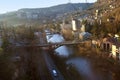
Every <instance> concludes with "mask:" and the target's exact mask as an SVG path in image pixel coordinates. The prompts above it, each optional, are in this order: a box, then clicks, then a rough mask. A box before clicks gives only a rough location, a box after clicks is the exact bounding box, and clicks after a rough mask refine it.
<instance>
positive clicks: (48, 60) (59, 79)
mask: <svg viewBox="0 0 120 80" xmlns="http://www.w3.org/2000/svg"><path fill="white" fill-rule="evenodd" d="M42 53H43V55H44V58H45V61H46V64H47V68H48V70H49V72H50V73H51V76H52V78H53V80H64V77H63V76H62V74H61V73H60V71H59V70H58V69H57V67H56V65H55V64H54V62H53V60H52V59H51V57H50V55H49V52H48V51H46V50H42ZM53 69H55V70H56V71H57V75H58V76H56V77H55V76H54V75H53V72H52V70H53Z"/></svg>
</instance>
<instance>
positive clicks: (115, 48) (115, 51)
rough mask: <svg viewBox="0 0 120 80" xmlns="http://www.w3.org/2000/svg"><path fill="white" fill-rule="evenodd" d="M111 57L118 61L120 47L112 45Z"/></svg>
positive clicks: (119, 58)
mask: <svg viewBox="0 0 120 80" xmlns="http://www.w3.org/2000/svg"><path fill="white" fill-rule="evenodd" d="M111 55H112V57H113V58H115V59H118V60H120V45H118V44H113V45H112V51H111Z"/></svg>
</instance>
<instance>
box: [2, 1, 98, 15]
mask: <svg viewBox="0 0 120 80" xmlns="http://www.w3.org/2000/svg"><path fill="white" fill-rule="evenodd" d="M69 1H70V2H71V3H86V1H87V2H89V3H92V2H96V1H97V0H1V1H0V13H6V12H10V11H16V10H18V9H21V8H43V7H50V6H54V5H58V4H64V3H68V2H69Z"/></svg>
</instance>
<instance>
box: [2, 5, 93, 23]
mask: <svg viewBox="0 0 120 80" xmlns="http://www.w3.org/2000/svg"><path fill="white" fill-rule="evenodd" d="M91 5H93V3H87V4H86V3H68V4H61V5H57V6H52V7H47V8H25V9H19V10H18V11H15V12H10V13H6V14H2V15H0V21H4V22H6V23H7V24H25V23H28V22H30V23H31V21H35V22H36V21H38V20H39V21H40V22H41V21H42V22H43V21H46V20H51V19H59V18H60V17H63V15H64V14H67V13H72V12H75V11H83V10H86V9H87V8H88V7H90V6H91Z"/></svg>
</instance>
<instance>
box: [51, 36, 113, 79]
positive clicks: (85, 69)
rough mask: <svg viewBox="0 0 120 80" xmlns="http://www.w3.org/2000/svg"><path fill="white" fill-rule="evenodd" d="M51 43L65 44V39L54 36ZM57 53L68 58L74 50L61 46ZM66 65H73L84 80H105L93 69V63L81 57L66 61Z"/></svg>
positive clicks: (56, 50)
mask: <svg viewBox="0 0 120 80" xmlns="http://www.w3.org/2000/svg"><path fill="white" fill-rule="evenodd" d="M49 41H50V42H52V43H54V42H57V41H58V42H63V41H64V38H63V37H62V36H61V35H59V34H54V36H52V37H51V38H50V39H49ZM55 52H56V54H58V55H59V56H61V57H68V56H70V55H71V54H72V53H73V52H74V50H73V49H72V48H70V47H68V46H61V47H58V48H57V49H55ZM66 64H72V65H73V66H74V67H75V68H76V70H77V71H78V72H79V74H80V75H82V77H83V79H84V80H103V78H102V77H101V76H99V75H97V74H96V73H95V72H94V69H93V68H92V67H91V65H92V63H91V62H90V61H89V60H88V59H86V58H82V57H79V58H72V59H68V60H67V61H66ZM100 75H102V74H100ZM104 80H106V79H104ZM107 80H111V79H107Z"/></svg>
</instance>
